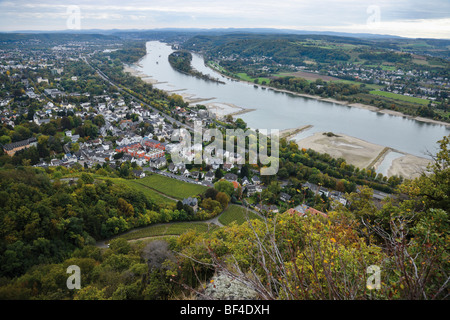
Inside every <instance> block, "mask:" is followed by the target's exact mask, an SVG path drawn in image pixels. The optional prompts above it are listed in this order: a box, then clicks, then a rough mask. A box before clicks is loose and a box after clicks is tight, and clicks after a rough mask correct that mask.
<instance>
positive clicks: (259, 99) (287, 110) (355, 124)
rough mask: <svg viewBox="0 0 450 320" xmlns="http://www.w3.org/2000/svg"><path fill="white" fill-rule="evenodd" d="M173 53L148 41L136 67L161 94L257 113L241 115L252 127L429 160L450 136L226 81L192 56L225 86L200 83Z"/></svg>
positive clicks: (434, 127)
mask: <svg viewBox="0 0 450 320" xmlns="http://www.w3.org/2000/svg"><path fill="white" fill-rule="evenodd" d="M171 52H173V50H172V48H171V47H170V46H169V45H167V44H165V43H162V42H159V41H149V42H147V55H146V56H145V57H144V58H142V59H141V60H140V61H139V63H138V64H137V65H135V66H133V67H134V68H135V69H137V70H138V71H140V72H142V73H144V74H146V75H148V76H149V77H151V78H153V79H154V80H157V81H158V83H156V84H155V85H154V87H156V88H158V89H162V90H166V91H171V92H175V93H178V94H190V95H192V97H193V98H199V99H200V98H204V99H205V100H207V99H209V100H207V101H204V102H200V103H203V104H204V103H211V102H214V103H217V104H221V103H224V104H225V103H227V104H233V105H236V106H239V107H243V108H247V109H254V111H251V112H248V113H244V114H241V115H239V117H240V118H242V119H243V120H244V121H245V122H247V124H248V126H249V127H251V128H258V129H280V130H283V129H287V128H297V127H300V126H304V125H312V127H311V128H310V129H308V130H306V131H304V132H302V133H300V134H299V135H298V136H297V137H296V139H303V138H306V137H308V136H310V135H312V134H314V133H316V132H329V131H331V132H333V133H336V134H344V135H348V136H353V137H357V138H359V139H362V140H365V141H367V142H371V143H374V144H378V145H381V146H386V147H390V148H392V149H395V150H397V151H400V152H404V153H409V154H412V155H415V156H418V157H425V158H429V156H428V155H427V153H426V152H427V151H430V152H432V153H434V152H435V151H436V150H437V144H436V142H437V141H438V140H440V139H442V137H443V136H445V135H448V134H449V133H450V129H449V127H446V126H444V125H439V124H433V123H426V122H421V121H417V120H414V119H410V118H407V117H401V116H395V115H390V114H385V113H380V112H374V111H370V110H366V109H361V108H355V107H349V106H345V105H341V104H337V103H332V102H326V101H320V100H316V99H312V98H306V97H300V96H296V95H292V94H289V93H284V92H277V91H275V90H269V89H265V90H264V89H262V88H260V87H258V88H255V87H254V86H253V85H252V84H248V83H245V82H240V81H235V80H231V79H228V78H226V77H223V76H222V75H221V74H219V73H218V72H216V71H214V70H212V69H210V68H209V67H207V66H205V64H204V61H203V58H202V57H201V56H199V55H197V54H193V59H192V66H193V67H194V68H195V69H197V70H199V71H201V72H203V73H205V74H209V75H211V76H213V77H215V78H220V80H222V81H224V82H225V84H220V83H215V82H210V81H205V80H203V79H198V78H195V77H192V76H190V75H186V74H182V73H180V72H178V71H176V70H174V69H173V68H172V67H171V66H170V64H169V62H168V55H169V54H170V53H171ZM383 170H386V169H385V168H383Z"/></svg>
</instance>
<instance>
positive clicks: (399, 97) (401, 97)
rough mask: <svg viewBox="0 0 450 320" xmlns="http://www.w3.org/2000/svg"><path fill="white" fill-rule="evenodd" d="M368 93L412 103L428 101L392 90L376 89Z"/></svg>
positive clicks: (423, 103) (422, 103) (425, 102)
mask: <svg viewBox="0 0 450 320" xmlns="http://www.w3.org/2000/svg"><path fill="white" fill-rule="evenodd" d="M370 94H373V95H378V96H382V97H386V98H391V99H395V100H401V101H406V102H412V103H417V104H421V105H424V106H426V105H428V103H429V102H430V101H428V100H426V99H422V98H417V97H410V96H405V95H402V94H397V93H393V92H386V91H378V90H372V91H370Z"/></svg>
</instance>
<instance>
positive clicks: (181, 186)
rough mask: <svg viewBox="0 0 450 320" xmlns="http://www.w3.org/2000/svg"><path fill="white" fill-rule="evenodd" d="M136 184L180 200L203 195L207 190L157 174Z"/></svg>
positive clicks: (200, 186) (203, 187) (201, 186)
mask: <svg viewBox="0 0 450 320" xmlns="http://www.w3.org/2000/svg"><path fill="white" fill-rule="evenodd" d="M138 182H139V184H141V185H145V186H148V187H150V188H152V189H154V190H157V191H159V192H161V193H164V194H166V195H168V196H169V197H172V198H176V199H180V200H182V199H184V198H187V197H192V196H195V195H197V194H199V193H203V192H205V191H206V189H207V187H205V186H203V185H197V184H192V183H187V182H183V181H179V180H176V179H172V178H168V177H164V176H161V175H158V174H152V175H150V176H147V177H145V178H143V179H139V181H138Z"/></svg>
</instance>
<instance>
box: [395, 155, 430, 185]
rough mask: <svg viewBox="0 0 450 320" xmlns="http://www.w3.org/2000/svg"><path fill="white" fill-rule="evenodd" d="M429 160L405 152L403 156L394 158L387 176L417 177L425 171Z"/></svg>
mask: <svg viewBox="0 0 450 320" xmlns="http://www.w3.org/2000/svg"><path fill="white" fill-rule="evenodd" d="M430 162H431V160H428V159H425V158H420V157H416V156H413V155H411V154H406V155H405V156H403V157H400V158H397V159H394V161H392V165H391V167H390V168H389V170H388V174H387V176H388V177H390V176H394V175H397V176H402V177H406V178H410V179H414V178H417V177H419V176H420V175H421V174H422V173H424V172H426V169H427V166H428V164H429V163H430Z"/></svg>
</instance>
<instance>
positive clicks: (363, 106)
mask: <svg viewBox="0 0 450 320" xmlns="http://www.w3.org/2000/svg"><path fill="white" fill-rule="evenodd" d="M205 65H206V66H207V67H208V68H210V69H211V70H214V71H215V72H218V73H219V74H221V75H222V76H224V77H225V78H227V79H230V80H233V81H239V82H243V83H247V84H249V85H252V86H256V87H259V88H263V89H266V90H273V91H277V92H283V93H287V94H292V95H295V96H299V97H304V98H309V99H314V100H319V101H324V102H330V103H335V104H339V105H343V106H347V107H352V108H359V109H364V110H369V111H373V112H378V113H383V114H389V115H393V116H398V117H404V118H408V119H411V120H416V121H421V122H425V123H432V124H437V125H442V126H446V127H449V128H450V123H448V122H444V121H439V120H433V119H429V118H424V117H419V116H416V117H415V116H411V115H408V114H405V113H402V112H399V111H394V110H388V109H382V108H378V107H376V106H372V105H367V104H363V103H352V102H350V101H344V100H337V99H334V98H324V97H321V96H317V95H311V94H307V93H301V92H294V91H289V90H286V89H279V88H274V87H271V86H269V85H261V84H255V83H253V82H250V81H245V80H242V79H239V78H234V77H231V76H228V75H225V74H223V73H222V72H220V71H219V70H217V69H215V68H212V67H211V66H209V65H208V64H207V63H205Z"/></svg>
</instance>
